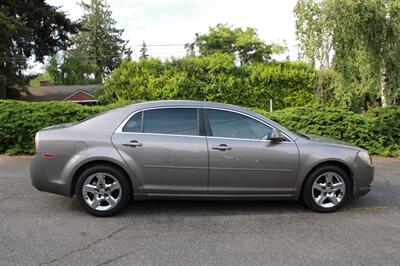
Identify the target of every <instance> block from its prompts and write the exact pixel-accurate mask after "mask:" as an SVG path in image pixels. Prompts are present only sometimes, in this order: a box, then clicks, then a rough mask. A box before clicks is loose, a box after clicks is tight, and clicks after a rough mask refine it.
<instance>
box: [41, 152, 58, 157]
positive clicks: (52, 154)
mask: <svg viewBox="0 0 400 266" xmlns="http://www.w3.org/2000/svg"><path fill="white" fill-rule="evenodd" d="M40 155H41V156H42V157H43V158H48V159H52V158H56V155H55V154H54V153H48V152H42V153H41V154H40Z"/></svg>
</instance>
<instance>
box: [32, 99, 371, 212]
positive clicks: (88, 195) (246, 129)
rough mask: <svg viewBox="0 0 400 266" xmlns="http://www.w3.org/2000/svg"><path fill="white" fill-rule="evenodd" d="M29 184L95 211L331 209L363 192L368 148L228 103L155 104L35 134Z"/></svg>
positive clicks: (368, 178) (368, 176)
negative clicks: (203, 202) (216, 204)
mask: <svg viewBox="0 0 400 266" xmlns="http://www.w3.org/2000/svg"><path fill="white" fill-rule="evenodd" d="M35 141H36V154H35V156H34V158H33V159H32V163H31V179H32V184H33V186H34V187H35V188H37V189H38V190H41V191H47V192H52V193H56V194H61V195H65V196H73V195H76V197H77V199H78V201H79V202H80V203H81V205H82V207H83V208H84V209H85V210H86V211H88V212H89V213H90V214H93V215H96V216H111V215H114V214H116V213H117V212H119V211H121V210H122V209H123V208H125V207H126V206H127V205H128V203H129V202H130V199H131V198H132V196H133V198H134V199H135V200H140V199H149V198H174V199H176V198H182V199H204V198H212V199H236V200H237V199H274V200H276V199H292V200H298V199H302V200H303V201H304V203H305V204H306V205H307V206H308V207H309V208H310V209H312V210H314V211H317V212H332V211H335V210H337V209H339V208H340V207H342V206H343V204H344V203H345V201H346V200H347V199H348V198H349V197H358V196H362V195H365V194H366V193H367V192H368V191H369V190H370V184H371V182H372V180H373V175H374V167H373V165H372V162H371V157H370V156H369V154H368V152H367V151H365V150H363V149H361V148H358V147H355V146H352V145H349V144H346V143H344V142H340V141H336V140H332V139H325V138H320V137H314V136H306V135H301V134H297V133H294V132H291V131H289V130H287V129H286V128H284V127H282V126H281V125H279V124H277V123H275V122H274V121H272V120H270V119H268V118H265V117H263V116H261V115H259V114H257V113H254V112H251V111H249V110H245V109H242V108H239V107H237V106H233V105H227V104H218V103H210V102H195V101H156V102H144V103H137V104H133V105H129V106H126V107H123V108H119V109H115V110H111V111H108V112H105V113H102V114H99V115H97V116H95V117H93V118H90V119H87V120H85V121H82V122H79V123H72V124H63V125H57V126H53V127H49V128H45V129H42V130H40V131H39V132H38V133H37V134H36V140H35Z"/></svg>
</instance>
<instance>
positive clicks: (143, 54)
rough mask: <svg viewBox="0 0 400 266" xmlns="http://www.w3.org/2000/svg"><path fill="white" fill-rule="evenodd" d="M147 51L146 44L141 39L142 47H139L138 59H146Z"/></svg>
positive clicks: (147, 56)
mask: <svg viewBox="0 0 400 266" xmlns="http://www.w3.org/2000/svg"><path fill="white" fill-rule="evenodd" d="M147 51H148V49H147V45H146V43H145V42H144V41H143V43H142V48H140V57H139V59H141V60H146V59H147V58H149V55H148V54H147Z"/></svg>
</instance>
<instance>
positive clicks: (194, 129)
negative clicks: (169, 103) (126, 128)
mask: <svg viewBox="0 0 400 266" xmlns="http://www.w3.org/2000/svg"><path fill="white" fill-rule="evenodd" d="M143 127H144V130H143V131H144V132H145V133H160V134H177V135H199V126H198V120H197V109H195V108H165V109H157V110H149V111H145V112H144V123H143Z"/></svg>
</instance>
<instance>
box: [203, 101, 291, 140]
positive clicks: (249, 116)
mask: <svg viewBox="0 0 400 266" xmlns="http://www.w3.org/2000/svg"><path fill="white" fill-rule="evenodd" d="M202 108H203V109H212V110H220V111H226V112H232V113H237V114H240V115H244V116H247V117H248V118H250V119H254V120H256V121H258V122H260V123H262V124H264V125H266V126H267V127H270V128H272V129H277V128H276V127H274V126H272V125H270V124H268V123H267V122H265V121H262V120H261V119H259V118H257V117H254V116H252V115H249V114H246V113H243V112H241V111H237V110H232V109H228V108H222V107H208V106H207V107H202ZM281 133H282V135H284V136H285V138H287V139H288V140H289V141H282V142H287V143H291V142H294V141H293V140H292V139H291V138H290V137H289V136H288V135H286V134H285V132H282V131H281ZM207 138H213V139H233V140H251V141H261V142H271V140H267V139H246V138H230V137H215V136H207Z"/></svg>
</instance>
